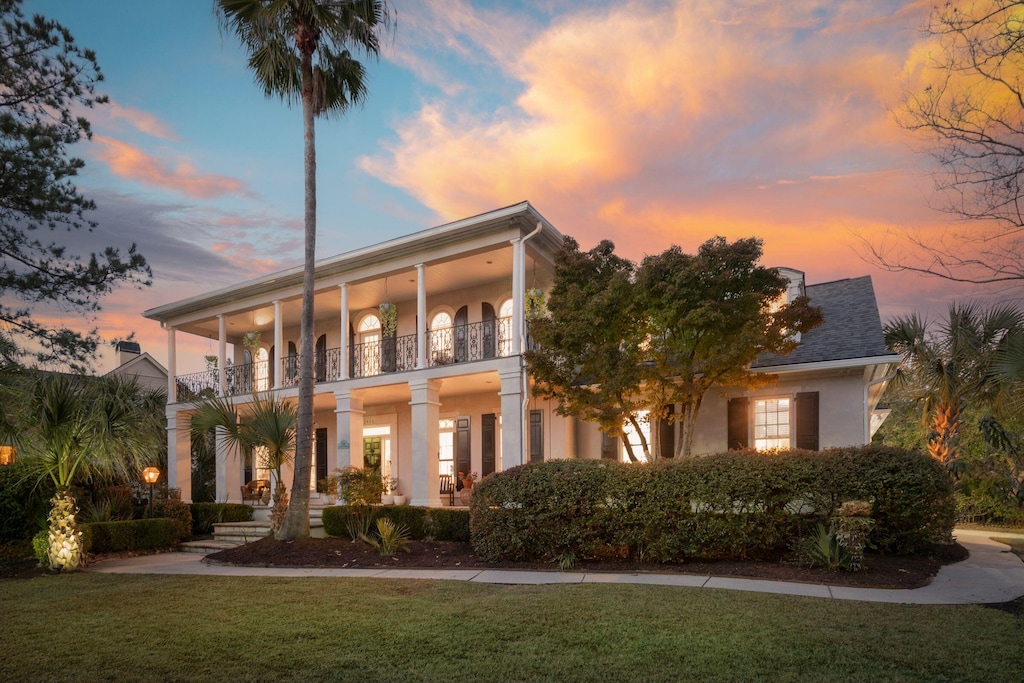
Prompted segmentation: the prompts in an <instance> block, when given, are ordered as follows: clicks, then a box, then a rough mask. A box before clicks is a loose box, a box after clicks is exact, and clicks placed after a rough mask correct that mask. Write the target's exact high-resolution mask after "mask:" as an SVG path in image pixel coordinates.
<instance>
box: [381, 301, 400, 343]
mask: <svg viewBox="0 0 1024 683" xmlns="http://www.w3.org/2000/svg"><path fill="white" fill-rule="evenodd" d="M397 329H398V306H396V305H394V304H393V303H391V302H390V301H385V302H384V303H382V304H381V305H380V333H381V336H382V337H391V336H393V335H394V334H395V331H396V330H397Z"/></svg>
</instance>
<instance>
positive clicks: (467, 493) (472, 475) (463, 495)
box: [459, 472, 479, 505]
mask: <svg viewBox="0 0 1024 683" xmlns="http://www.w3.org/2000/svg"><path fill="white" fill-rule="evenodd" d="M478 476H479V475H477V473H476V472H459V481H460V482H462V490H461V491H459V501H460V502H461V503H462V504H463V505H469V499H470V497H471V496H472V495H473V482H475V481H476V480H477V477H478Z"/></svg>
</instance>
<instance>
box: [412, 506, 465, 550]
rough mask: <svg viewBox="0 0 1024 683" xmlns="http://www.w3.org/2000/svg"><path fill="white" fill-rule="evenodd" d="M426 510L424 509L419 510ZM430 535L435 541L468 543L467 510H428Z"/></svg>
mask: <svg viewBox="0 0 1024 683" xmlns="http://www.w3.org/2000/svg"><path fill="white" fill-rule="evenodd" d="M421 509H426V508H421ZM428 516H429V519H430V535H431V536H433V537H434V540H437V541H461V542H463V543H465V542H467V541H469V510H455V509H452V508H430V510H429V515H428Z"/></svg>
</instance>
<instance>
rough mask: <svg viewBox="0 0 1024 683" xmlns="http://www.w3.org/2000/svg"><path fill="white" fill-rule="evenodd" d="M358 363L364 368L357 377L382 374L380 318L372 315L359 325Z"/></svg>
mask: <svg viewBox="0 0 1024 683" xmlns="http://www.w3.org/2000/svg"><path fill="white" fill-rule="evenodd" d="M356 362H357V363H359V364H360V365H361V366H362V367H361V368H359V370H360V372H359V373H358V374H357V375H356V376H357V377H365V376H367V375H377V374H380V318H378V317H377V316H376V315H373V314H372V313H371V314H370V315H368V316H366V317H365V318H363V320H362V322H360V323H359V351H358V356H357V360H356Z"/></svg>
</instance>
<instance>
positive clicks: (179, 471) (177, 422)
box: [166, 410, 192, 503]
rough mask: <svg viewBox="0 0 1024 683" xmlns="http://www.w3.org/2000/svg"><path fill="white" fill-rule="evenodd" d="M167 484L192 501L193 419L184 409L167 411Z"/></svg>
mask: <svg viewBox="0 0 1024 683" xmlns="http://www.w3.org/2000/svg"><path fill="white" fill-rule="evenodd" d="M166 475H167V485H168V486H170V487H172V488H176V489H178V490H179V491H181V499H182V501H184V502H186V503H191V502H192V421H191V419H190V418H189V415H188V413H186V412H184V411H176V410H174V411H172V410H168V411H167V472H166Z"/></svg>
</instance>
